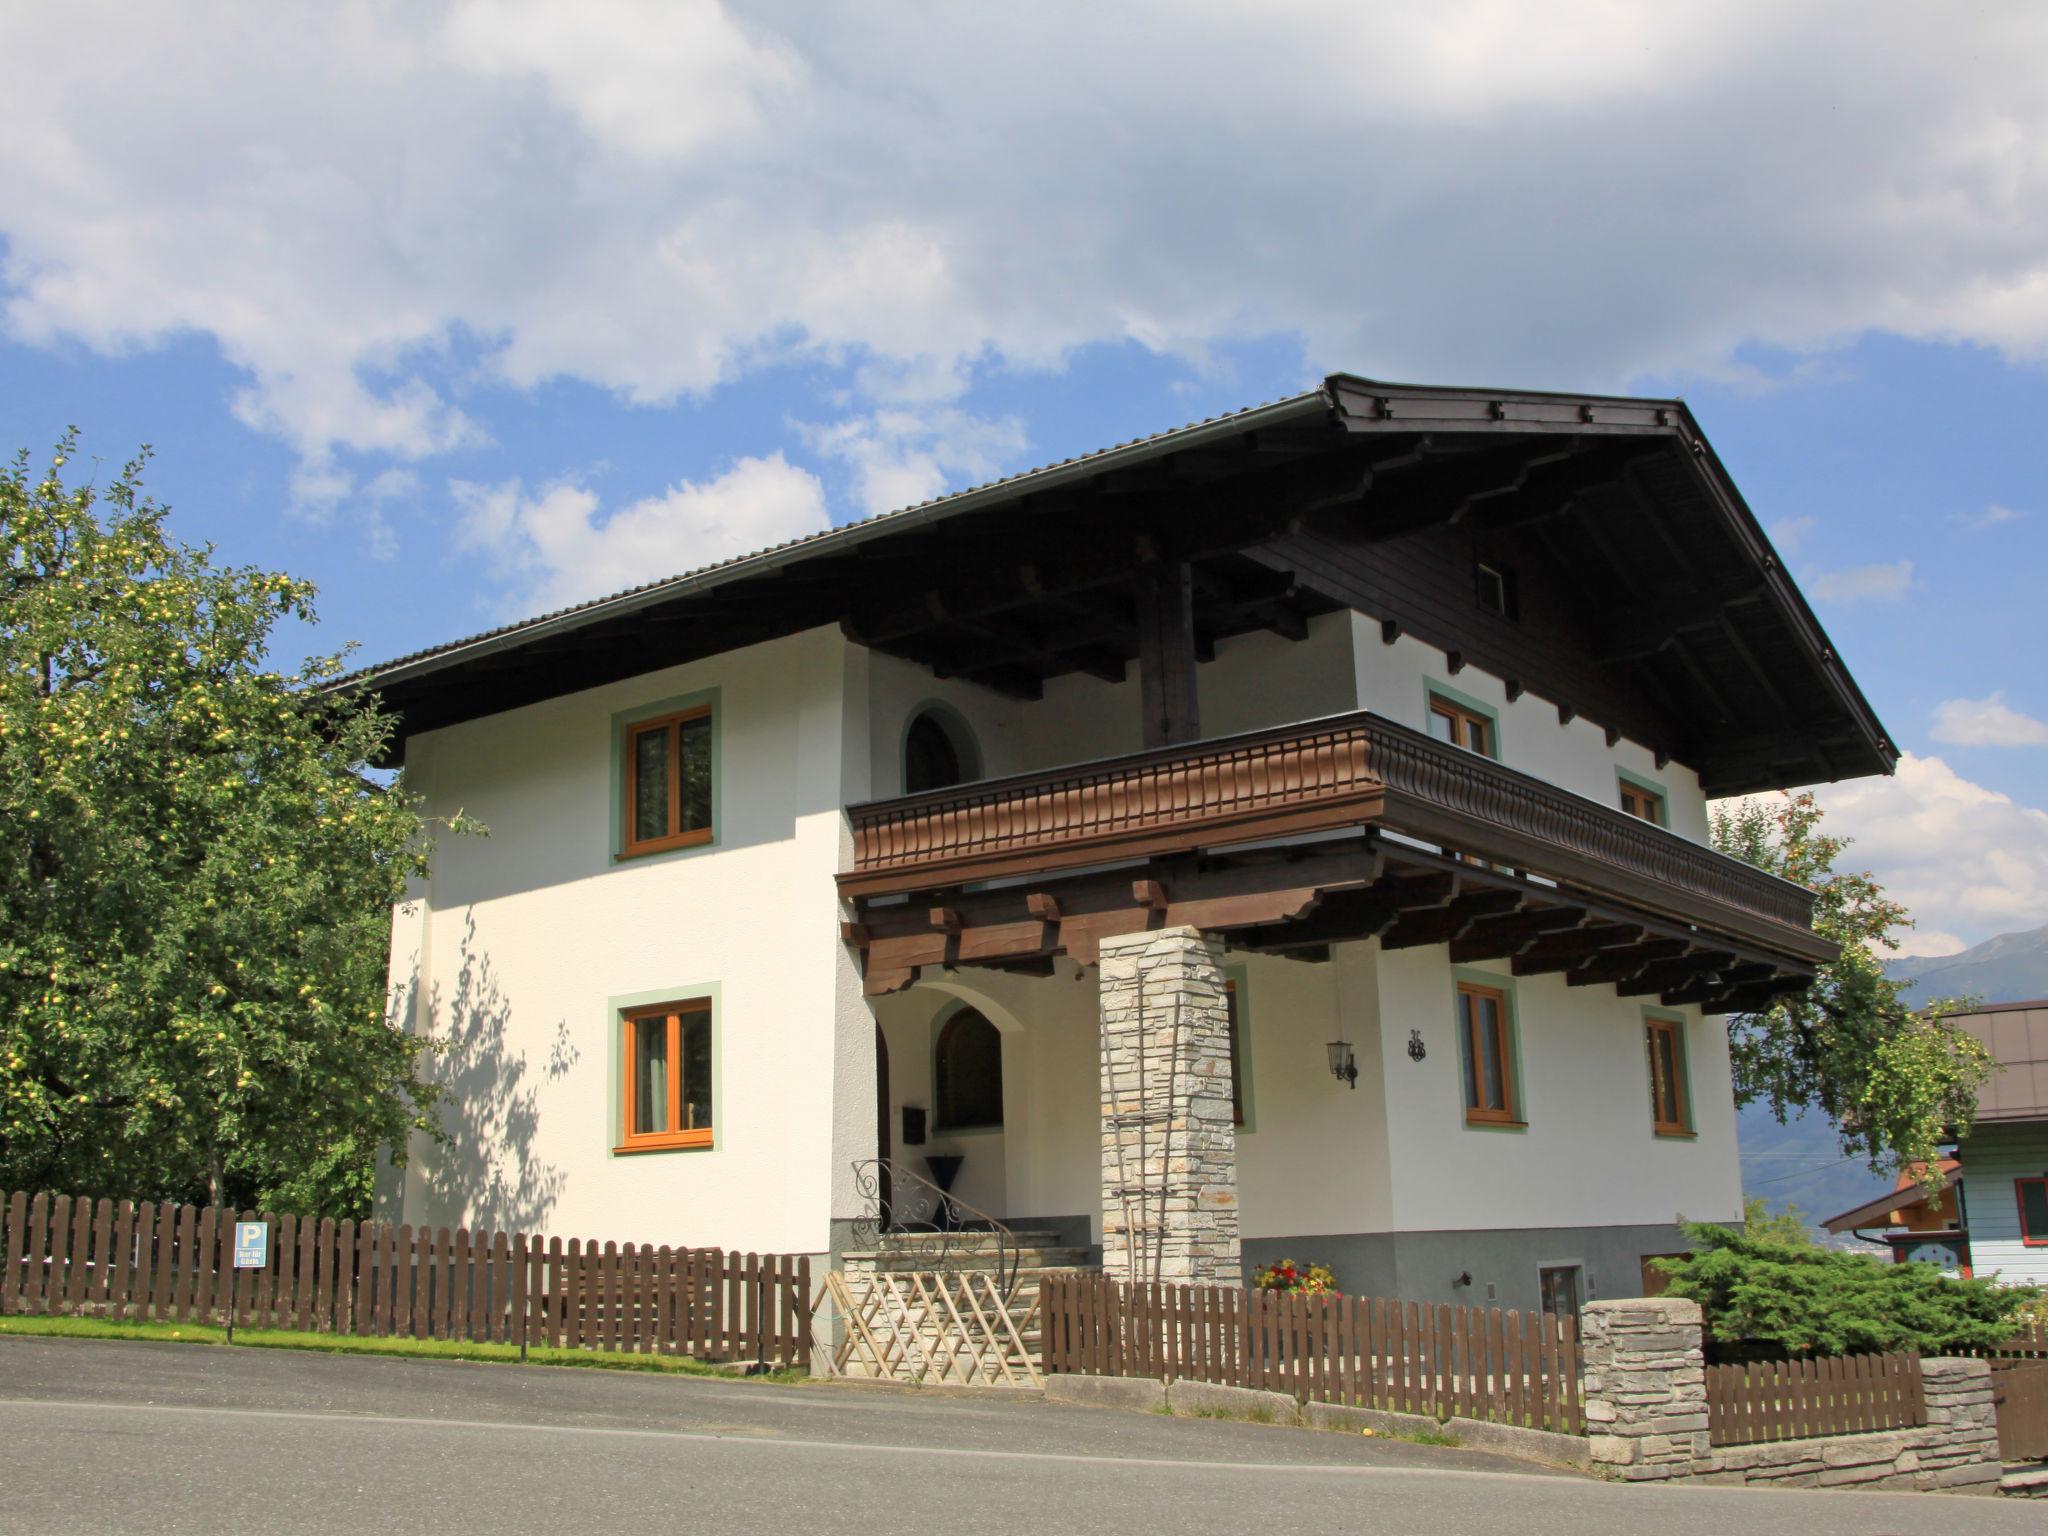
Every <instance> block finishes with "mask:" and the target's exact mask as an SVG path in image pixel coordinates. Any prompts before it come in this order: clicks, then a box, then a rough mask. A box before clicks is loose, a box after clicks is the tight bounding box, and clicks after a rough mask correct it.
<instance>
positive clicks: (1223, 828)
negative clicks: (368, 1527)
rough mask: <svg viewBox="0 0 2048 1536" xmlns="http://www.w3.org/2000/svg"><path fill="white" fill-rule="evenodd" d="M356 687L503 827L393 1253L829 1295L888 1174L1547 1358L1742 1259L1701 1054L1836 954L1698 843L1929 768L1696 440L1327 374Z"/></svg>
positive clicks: (1152, 1269) (399, 1187)
mask: <svg viewBox="0 0 2048 1536" xmlns="http://www.w3.org/2000/svg"><path fill="white" fill-rule="evenodd" d="M348 686H355V687H361V688H367V689H374V690H376V691H377V692H379V693H380V694H381V695H382V697H383V698H384V700H385V701H386V703H387V704H388V706H389V707H390V708H391V709H393V710H394V711H395V712H397V714H398V715H399V717H400V720H401V728H400V735H399V746H398V748H397V750H396V752H395V754H394V761H402V762H403V765H404V769H405V781H406V783H407V785H408V787H409V788H410V789H412V790H413V791H415V792H417V793H419V794H421V795H423V796H424V797H425V799H426V803H427V806H428V808H429V810H430V811H431V812H433V813H435V814H446V813H449V812H452V811H454V810H456V809H458V808H460V809H462V810H465V811H467V812H469V813H470V814H471V815H474V816H476V817H478V818H479V819H481V820H482V821H483V822H484V823H485V824H486V825H487V826H488V827H489V829H490V835H489V836H488V837H487V838H483V839H452V840H447V841H445V842H444V843H443V845H442V846H441V848H440V849H439V852H438V856H437V859H436V863H435V867H434V872H433V877H432V879H431V881H430V882H429V883H428V884H427V885H426V886H425V887H424V888H423V889H421V890H419V891H418V892H417V893H416V895H415V897H414V899H412V900H410V901H408V902H407V903H406V904H405V905H404V906H403V907H402V908H401V909H400V910H399V911H398V913H397V914H396V916H395V920H394V929H393V951H392V971H391V974H392V983H393V995H394V999H395V1006H396V1008H397V1012H398V1018H399V1021H400V1023H401V1025H402V1027H404V1028H407V1029H411V1030H415V1031H419V1032H421V1033H423V1034H428V1035H431V1036H433V1037H435V1038H436V1039H437V1040H439V1041H440V1042H442V1044H443V1047H444V1050H443V1053H442V1054H441V1055H440V1056H439V1058H438V1059H437V1065H436V1067H435V1070H436V1071H437V1072H438V1073H439V1074H440V1075H441V1077H442V1079H443V1081H444V1082H445V1084H446V1087H447V1097H446V1100H445V1114H444V1118H445V1122H446V1126H447V1130H448V1133H449V1134H448V1140H447V1142H446V1144H445V1145H442V1146H435V1145H431V1144H428V1143H427V1142H425V1141H424V1140H422V1141H421V1142H420V1143H419V1144H418V1145H416V1146H415V1147H414V1148H413V1152H412V1156H411V1159H410V1161H409V1163H408V1164H407V1166H406V1167H405V1168H404V1169H403V1171H402V1174H399V1175H397V1176H395V1177H394V1178H393V1180H392V1181H391V1187H390V1189H389V1191H388V1193H387V1197H386V1205H387V1208H388V1210H389V1211H391V1212H392V1213H395V1214H400V1215H402V1217H403V1219H406V1220H409V1221H414V1222H418V1221H432V1222H435V1223H441V1222H448V1223H453V1222H457V1221H468V1222H471V1223H487V1224H491V1225H511V1226H522V1227H526V1228H530V1229H538V1228H545V1229H546V1230H549V1231H552V1232H559V1233H563V1234H569V1233H575V1234H580V1235H583V1236H587V1237H588V1236H595V1237H599V1238H611V1237H616V1238H620V1239H628V1238H630V1239H632V1240H635V1241H646V1242H656V1243H661V1242H669V1243H684V1242H689V1243H705V1244H709V1243H717V1244H723V1245H726V1246H730V1247H738V1248H742V1249H755V1250H763V1251H768V1250H773V1251H793V1252H807V1253H812V1254H818V1255H836V1254H838V1253H840V1252H842V1251H844V1250H845V1248H846V1247H847V1245H848V1242H849V1233H850V1231H852V1230H853V1229H854V1227H855V1225H856V1223H859V1222H861V1221H863V1220H865V1219H870V1218H872V1216H873V1215H874V1212H873V1209H872V1201H871V1197H870V1191H871V1189H872V1188H873V1186H874V1183H875V1182H876V1181H875V1180H874V1179H873V1178H872V1177H871V1175H872V1173H873V1168H874V1165H873V1160H875V1159H877V1158H882V1159H886V1160H887V1163H886V1164H885V1165H884V1167H885V1169H886V1171H887V1172H889V1173H891V1174H893V1181H894V1183H895V1184H896V1185H897V1186H898V1187H901V1186H903V1185H908V1184H913V1183H915V1182H916V1181H917V1180H919V1179H935V1180H936V1182H939V1183H945V1182H946V1177H947V1176H948V1175H950V1176H951V1178H952V1186H951V1187H952V1190H953V1193H954V1194H955V1195H956V1196H957V1197H958V1198H959V1199H960V1200H962V1201H964V1202H966V1204H967V1205H969V1206H971V1207H972V1208H973V1209H974V1210H976V1211H978V1212H982V1213H986V1214H987V1215H988V1216H990V1217H993V1218H996V1219H998V1220H1000V1221H1002V1222H1004V1223H1006V1224H1007V1225H1009V1226H1012V1227H1029V1228H1033V1229H1047V1230H1051V1231H1054V1232H1058V1233H1061V1234H1063V1236H1064V1240H1065V1241H1066V1242H1068V1243H1070V1244H1072V1245H1074V1246H1076V1247H1081V1248H1085V1249H1088V1250H1091V1251H1092V1252H1094V1253H1099V1254H1100V1255H1101V1257H1102V1260H1103V1262H1104V1263H1105V1264H1106V1265H1107V1267H1109V1268H1110V1269H1111V1270H1112V1272H1114V1273H1117V1274H1135V1275H1140V1276H1145V1277H1153V1276H1159V1277H1164V1278H1176V1277H1190V1276H1192V1277H1217V1276H1222V1277H1228V1278H1232V1279H1234V1278H1236V1277H1237V1276H1238V1274H1239V1273H1240V1269H1241V1266H1242V1268H1243V1269H1245V1270H1248V1269H1249V1267H1250V1266H1251V1265H1253V1264H1255V1263H1258V1262H1263V1261H1266V1260H1270V1259H1272V1258H1275V1257H1278V1256H1282V1255H1286V1256H1291V1257H1294V1258H1297V1259H1301V1260H1304V1261H1306V1260H1317V1261H1321V1262H1324V1263H1328V1264H1330V1265H1332V1266H1333V1267H1334V1268H1335V1269H1336V1271H1337V1273H1338V1277H1339V1282H1340V1284H1342V1285H1343V1287H1344V1288H1345V1289H1347V1290H1352V1291H1361V1292H1372V1293H1376V1294H1385V1295H1400V1296H1404V1297H1409V1298H1414V1299H1425V1300H1449V1301H1483V1300H1486V1299H1489V1298H1491V1299H1498V1300H1499V1301H1500V1302H1501V1303H1502V1304H1504V1305H1510V1306H1527V1305H1531V1304H1533V1303H1534V1302H1535V1301H1536V1300H1537V1299H1538V1297H1539V1295H1541V1296H1543V1297H1544V1298H1545V1299H1547V1300H1549V1301H1551V1302H1553V1303H1556V1304H1560V1305H1566V1306H1570V1305H1575V1304H1576V1303H1577V1302H1578V1301H1580V1300H1583V1299H1586V1298H1589V1297H1592V1296H1596V1295H1597V1296H1621V1295H1631V1294H1636V1293H1637V1292H1638V1291H1639V1290H1640V1288H1641V1284H1642V1264H1643V1261H1644V1260H1645V1259H1646V1258H1647V1257H1653V1256H1655V1255H1658V1254H1662V1253H1668V1252H1671V1251H1673V1250H1674V1249H1675V1248H1677V1247H1678V1246H1679V1238H1678V1234H1677V1231H1676V1228H1675V1225H1674V1222H1675V1219H1676V1218H1677V1217H1678V1216H1679V1215H1680V1214H1681V1213H1682V1214H1684V1215H1685V1216H1687V1217H1695V1218H1710V1219H1732V1218H1734V1217H1735V1216H1736V1215H1737V1213H1738V1212H1739V1210H1740V1206H1741V1199H1740V1186H1739V1181H1738V1176H1737V1161H1736V1148H1735V1118H1734V1112H1733V1109H1732V1105H1731V1102H1730V1094H1729V1076H1728V1072H1729V1068H1728V1050H1727V1037H1726V1032H1725V1028H1724V1026H1723V1024H1722V1022H1721V1020H1720V1017H1719V1015H1721V1014H1725V1013H1727V1012H1729V1011H1731V1010H1740V1009H1742V1008H1744V1007H1752V1006H1755V1005H1757V1004H1759V1003H1761V1002H1762V1001H1764V1000H1765V999H1767V998H1768V997H1770V996H1772V995H1775V994H1777V993H1780V992H1782V991H1784V990H1788V989H1796V988H1798V987H1800V986H1802V985H1804V984H1805V983H1806V981H1807V979H1808V978H1809V977H1810V976H1811V974H1812V971H1813V968H1814V966H1815V965H1816V964H1817V963H1819V962H1821V961H1823V960H1825V959H1826V958H1827V957H1828V955H1829V954H1830V953H1831V951H1830V949H1829V946H1828V945H1827V944H1826V943H1824V942H1822V941H1819V940H1817V939H1816V938H1815V936H1814V935H1813V933H1812V932H1811V930H1810V927H1809V925H1808V917H1809V914H1810V901H1809V898H1808V896H1807V894H1806V893H1805V892H1804V891H1802V890H1800V889H1798V888H1796V887H1793V886H1790V885H1787V884H1785V883H1783V882H1780V881H1777V880H1774V879H1771V878H1770V877H1767V876H1765V875H1762V874H1760V873H1758V872H1756V871H1754V870H1752V869H1750V868H1748V867H1747V866H1743V865H1740V864H1738V863H1735V862H1734V861H1731V860H1728V859H1725V858H1722V857H1721V856H1719V855H1717V854H1715V853H1713V852H1712V851H1711V849H1709V848H1708V847H1707V846H1706V837H1707V813H1706V805H1705V797H1706V796H1707V795H1709V794H1727V793H1735V792H1743V791H1754V790H1761V789H1766V788H1770V787H1774V786H1782V785H1791V784H1799V783H1807V782H1812V781H1816V780H1822V779H1831V778H1841V777H1847V776H1852V775H1857V774H1864V773H1874V772H1886V771H1889V769H1890V767H1891V765H1892V763H1893V761H1894V757H1895V753H1894V749H1893V747H1892V744H1891V743H1890V741H1889V740H1888V738H1887V737H1886V735H1885V733H1884V731H1883V729H1882V727H1881V726H1880V725H1879V723H1878V722H1877V720H1876V719H1875V718H1874V716H1873V715H1872V712H1871V710H1870V708H1869V706H1868V705H1867V704H1866V703H1865V701H1864V700H1863V698H1862V696H1861V694H1860V693H1859V692H1858V690H1857V688H1856V686H1855V684H1854V682H1853V681H1852V680H1851V679H1850V677H1849V676H1848V674H1847V672H1846V671H1845V670H1844V668H1843V667H1842V665H1841V662H1840V660H1839V658H1838V657H1837V656H1836V654H1835V652H1834V650H1833V649H1832V647H1831V646H1830V644H1829V642H1828V640H1827V638H1826V636H1825V635H1824V634H1823V633H1822V631H1821V629H1820V626H1819V624H1818V623H1817V622H1816V621H1815V619H1814V617H1813V615H1812V613H1811V612H1810V611H1809V610H1808V608H1807V606H1806V604H1805V602H1804V601H1803V600H1802V598H1801V597H1800V595H1799V593H1798V592H1797V590H1796V588H1795V587H1794V585H1793V583H1792V581H1791V579H1790V577H1789V576H1788V575H1787V573H1786V572H1785V570H1784V568H1783V566H1782V564H1781V563H1780V562H1779V561H1778V559H1777V558H1776V556H1775V555H1774V554H1773V553H1772V551H1771V548H1770V545H1769V543H1768V541H1767V540H1766V539H1765V537H1764V535H1763V533H1762V532H1761V531H1760V530H1759V528H1758V526H1757V523H1756V521H1755V519H1754V518H1753V517H1752V515H1751V514H1750V512H1749V511H1748V509H1747V508H1746V507H1745V506H1744V504H1743V503H1742V501H1741V498H1740V496H1739V495H1738V494H1737V492H1736V491H1735V489H1734V487H1733V485H1732V484H1731V483H1730V481H1729V480H1728V477H1727V475H1726V473H1725V471H1724V470H1723V469H1722V467H1721V465H1720V463H1719V461H1718V460H1717V459H1716V457H1715V455H1714V453H1713V451H1712V449H1711V448H1710V447H1709V446H1708V445H1707V443H1706V441H1705V439H1704V437H1703V436H1702V435H1701V433H1700V431H1699V428H1698V426H1697V424H1696V423H1695V422H1694V421H1693V419H1692V418H1691V416H1690V414H1689V413H1688V412H1687V411H1686V409H1685V407H1684V406H1683V405H1681V404H1679V403H1677V402H1675V401H1659V400H1626V399H1612V398H1603V397H1579V396H1569V397H1567V396H1556V395H1538V394H1527V393H1512V392H1500V391H1472V390H1445V389H1427V388H1413V387H1407V386H1392V385H1386V384H1381V383H1374V382H1371V381H1367V380H1362V379H1356V378H1352V377H1349V376H1341V375H1340V376H1336V377H1333V378H1331V379H1329V380H1327V381H1326V382H1325V383H1324V384H1323V385H1322V386H1321V387H1320V388H1318V389H1315V390H1313V391H1310V392H1308V393H1305V394H1303V395H1300V396H1298V397H1295V398H1293V399H1289V400H1284V401H1281V402H1278V403H1276V404H1273V405H1269V406H1264V407H1260V408H1257V409H1254V410H1249V411H1244V412H1240V413H1238V414H1236V415H1233V416H1229V417H1223V418H1219V419H1216V420H1213V421H1209V422H1204V423H1201V424H1199V425H1196V426H1192V427H1187V428H1183V429H1181V430H1179V431H1175V432H1169V433H1164V434H1161V435H1159V436H1157V437H1153V438H1148V439H1145V440H1143V441H1140V442H1135V443H1130V444H1125V445H1123V446H1121V447H1118V448H1113V449H1109V450H1105V451H1103V452H1101V453H1097V454H1093V455H1090V456H1087V457H1086V458H1083V459H1079V460H1073V461H1069V462H1067V463H1064V464H1059V465H1054V466H1051V467H1049V468H1047V469H1043V470H1037V471H1033V472H1031V473H1029V474H1024V475H1019V476H1015V477H1013V478H1011V479H1008V480H1005V481H1001V482H998V483H996V484H994V485H990V486H986V487H982V488H980V489H978V490H974V491H968V492H963V493H961V494H959V495H955V496H950V497H946V498H943V499H940V500H938V501H934V502H930V503H926V504H924V505H922V506H918V507H913V508H910V509H908V510H906V511H903V512H898V513H894V514H891V515H889V516H886V517H879V518H872V519H869V520H868V521H866V522H863V523H859V524H855V525H852V526H850V527H846V528H841V529H838V530H835V531H833V532H831V533H828V534H824V535H820V536H818V537H815V538H812V539H808V540H803V541H799V542H796V543H794V544H790V545H785V546H782V547H780V548H777V549H772V550H767V551H764V552H762V553H760V554H757V555H753V556H749V557H746V558H744V559H739V560H734V561H729V562H726V563H724V564H722V565H717V566H713V567H710V568H707V569H705V570H701V571H698V572H695V573H692V574H689V575H686V576H680V577H675V578H672V579H668V580H662V581H656V582H653V583H651V584H650V585H648V586H645V587H641V588H637V589H635V590H633V591H630V592H626V593H621V594H619V595H617V596H614V597H609V598H605V599H601V600H599V601H596V602H592V603H588V604H584V605H582V606H580V607H578V608H574V609H571V610H568V611H566V612H563V613H558V614H552V615H548V616H545V617H542V618H538V619H534V620H530V621H527V622H524V623H520V624H515V625H511V626H509V627H507V628H505V629H502V630H498V631H494V632H492V633H490V634H486V635H481V636H477V637H475V638H472V639H469V640H464V641H458V642H455V643H453V644H450V645H446V646H441V647H437V648H435V649H433V650H431V651H427V652H423V653H421V654H419V655H416V656H411V657H406V658H402V659H400V660H398V661H394V662H390V663H387V664H385V665H382V666H378V667H375V668H372V669H369V670H368V671H366V672H363V673H361V674H358V675H357V676H356V677H355V678H353V679H351V680H349V683H348ZM956 1159H957V1161H951V1160H956ZM880 1182H881V1183H882V1184H883V1185H884V1186H887V1185H889V1184H890V1183H891V1182H892V1181H891V1180H890V1179H888V1178H884V1179H883V1180H881V1181H880Z"/></svg>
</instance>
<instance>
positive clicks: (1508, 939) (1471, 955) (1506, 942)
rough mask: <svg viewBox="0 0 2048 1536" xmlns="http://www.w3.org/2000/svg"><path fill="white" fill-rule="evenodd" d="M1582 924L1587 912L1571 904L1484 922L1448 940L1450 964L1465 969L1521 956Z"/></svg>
mask: <svg viewBox="0 0 2048 1536" xmlns="http://www.w3.org/2000/svg"><path fill="white" fill-rule="evenodd" d="M1585 921H1586V909H1585V908H1584V907H1579V906H1572V905H1570V904H1566V905H1563V906H1556V907H1549V908H1545V909H1542V910H1539V911H1533V912H1514V913H1510V914H1509V915H1508V916H1506V917H1495V918H1487V919H1484V920H1482V921H1480V922H1476V923H1474V924H1473V925H1472V926H1471V927H1470V928H1468V929H1466V930H1465V932H1464V934H1463V935H1462V936H1461V937H1459V938H1456V939H1453V940H1451V963H1452V964H1453V965H1468V964H1470V963H1471V962H1473V961H1475V960H1504V959H1507V958H1509V957H1511V956H1514V955H1520V954H1523V953H1526V952H1527V951H1528V950H1529V949H1531V948H1533V947H1534V946H1535V944H1536V942H1537V941H1538V940H1539V939H1541V938H1543V937H1544V936H1545V935H1546V934H1555V933H1557V932H1559V931H1560V930H1570V929H1576V928H1577V927H1579V925H1580V924H1582V923H1584V922H1585Z"/></svg>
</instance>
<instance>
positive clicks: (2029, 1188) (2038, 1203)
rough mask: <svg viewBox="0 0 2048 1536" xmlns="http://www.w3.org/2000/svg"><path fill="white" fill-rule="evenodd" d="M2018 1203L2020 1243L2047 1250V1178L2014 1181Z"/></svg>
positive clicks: (2013, 1185) (2013, 1187)
mask: <svg viewBox="0 0 2048 1536" xmlns="http://www.w3.org/2000/svg"><path fill="white" fill-rule="evenodd" d="M2012 1189H2013V1193H2014V1194H2015V1195H2016V1196H2018V1197H2019V1202H2020V1241H2021V1242H2023V1243H2025V1244H2026V1245H2027V1246H2028V1247H2029V1248H2048V1177H2043V1178H2038V1179H2014V1180H2013V1181H2012Z"/></svg>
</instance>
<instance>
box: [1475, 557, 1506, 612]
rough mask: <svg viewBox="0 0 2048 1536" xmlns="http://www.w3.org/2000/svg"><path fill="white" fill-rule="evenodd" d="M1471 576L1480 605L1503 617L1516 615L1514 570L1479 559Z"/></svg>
mask: <svg viewBox="0 0 2048 1536" xmlns="http://www.w3.org/2000/svg"><path fill="white" fill-rule="evenodd" d="M1473 577H1474V581H1475V584H1476V587H1477V590H1478V594H1479V606H1480V607H1482V608H1484V609H1485V610H1486V611H1487V612H1489V613H1497V614H1499V615H1500V616H1501V617H1502V618H1504V619H1512V618H1514V617H1516V612H1515V576H1514V572H1512V571H1510V570H1509V569H1508V568H1507V567H1506V566H1503V565H1489V564H1488V563H1487V562H1486V561H1484V560H1481V561H1479V562H1478V563H1477V564H1476V565H1475V567H1474V570H1473Z"/></svg>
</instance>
